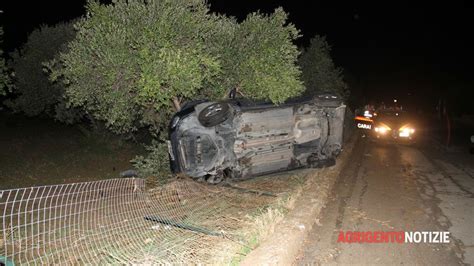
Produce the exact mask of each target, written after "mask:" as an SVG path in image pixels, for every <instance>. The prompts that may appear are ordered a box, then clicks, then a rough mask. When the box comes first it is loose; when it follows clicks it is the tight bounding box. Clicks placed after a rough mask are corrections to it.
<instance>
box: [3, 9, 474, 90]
mask: <svg viewBox="0 0 474 266" xmlns="http://www.w3.org/2000/svg"><path fill="white" fill-rule="evenodd" d="M4 2H6V1H2V3H1V4H0V5H1V9H2V10H3V11H4V12H3V14H0V17H1V21H2V24H3V25H4V31H5V44H4V46H5V48H6V49H7V50H11V49H13V48H14V47H16V46H18V45H19V44H20V43H21V42H23V41H25V39H26V36H27V33H28V32H31V31H32V30H33V28H35V27H37V26H38V25H39V24H41V23H48V24H54V23H57V22H59V21H64V20H69V19H72V18H74V17H77V16H80V15H82V14H84V7H83V6H84V3H85V1H59V2H53V1H34V2H31V3H30V2H29V1H28V2H27V1H9V2H10V3H4ZM327 2H329V1H272V0H260V1H255V0H235V1H230V0H220V1H217V0H213V1H210V4H211V9H212V10H213V11H217V12H220V13H226V14H228V15H232V16H236V17H238V18H244V17H245V14H247V13H249V12H252V11H256V10H260V11H262V12H271V11H272V10H274V9H275V8H276V7H278V6H283V8H284V9H285V10H286V11H287V12H289V13H290V21H291V22H293V23H294V24H295V25H296V26H297V28H298V29H300V30H301V33H302V34H303V37H302V38H301V39H300V40H298V45H300V46H301V45H306V44H307V43H308V40H309V38H311V37H312V36H313V35H314V34H320V35H325V36H326V37H327V39H328V41H329V43H330V44H331V46H332V47H333V50H332V55H333V57H334V59H335V62H336V64H337V65H339V66H341V67H343V68H344V69H345V70H346V71H347V76H348V79H350V80H356V81H358V82H357V87H358V89H359V92H360V91H361V90H363V91H364V93H365V94H377V93H378V92H380V91H387V89H390V91H392V92H393V91H397V92H400V93H401V92H403V93H406V92H411V93H412V94H414V95H426V94H429V93H431V94H434V93H432V92H433V91H435V92H437V91H441V92H442V91H448V90H449V89H450V88H449V86H452V84H456V86H465V87H466V88H465V90H474V88H473V87H472V86H473V80H474V78H473V75H472V74H471V72H472V71H473V70H474V67H473V64H472V62H474V52H473V47H474V41H473V39H472V36H471V35H472V33H473V31H472V25H474V13H473V12H474V9H473V8H472V7H469V6H467V4H465V3H464V2H453V1H450V2H449V3H448V2H446V3H444V4H437V5H435V4H433V3H429V2H428V3H425V4H424V5H419V6H417V5H414V4H413V3H411V4H408V3H409V2H408V3H407V4H403V3H402V2H399V1H396V2H394V3H393V4H387V3H386V1H378V2H374V3H370V4H368V3H367V2H365V3H364V4H361V3H360V2H359V3H356V1H348V2H347V3H344V2H337V3H332V4H327ZM432 2H434V1H432ZM375 3H378V4H375ZM447 84H451V85H447ZM471 95H472V94H471Z"/></svg>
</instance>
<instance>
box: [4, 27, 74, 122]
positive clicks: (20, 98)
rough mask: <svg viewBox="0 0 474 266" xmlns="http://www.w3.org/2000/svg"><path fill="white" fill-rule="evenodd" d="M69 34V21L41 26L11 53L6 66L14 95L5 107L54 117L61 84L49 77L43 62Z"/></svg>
mask: <svg viewBox="0 0 474 266" xmlns="http://www.w3.org/2000/svg"><path fill="white" fill-rule="evenodd" d="M73 37H74V29H73V26H72V24H70V23H60V24H57V25H55V26H48V25H42V26H41V27H39V28H38V29H35V30H34V31H33V32H32V33H31V34H30V35H29V36H28V40H27V41H26V43H25V44H24V45H23V46H22V47H21V48H20V49H18V50H16V51H14V52H13V53H12V54H11V58H12V59H11V61H10V63H9V66H10V67H11V69H12V71H13V74H14V80H13V86H14V90H13V92H14V93H15V94H16V95H17V97H16V98H14V99H13V100H11V101H9V102H7V105H8V106H9V107H11V108H12V109H13V110H15V111H21V112H24V113H25V114H27V115H29V116H35V115H39V114H43V113H46V114H49V115H51V116H54V111H55V107H56V105H57V104H58V102H60V101H61V96H62V91H63V88H62V87H63V86H62V84H58V83H56V84H53V83H52V82H51V81H50V80H49V76H48V73H46V71H45V69H44V66H43V64H44V63H45V62H48V61H50V60H51V59H53V58H54V57H55V56H57V55H58V54H59V52H60V51H63V50H64V48H65V46H66V43H67V42H68V41H70V40H72V39H73Z"/></svg>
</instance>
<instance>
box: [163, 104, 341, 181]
mask: <svg viewBox="0 0 474 266" xmlns="http://www.w3.org/2000/svg"><path fill="white" fill-rule="evenodd" d="M344 113H345V105H344V104H343V103H342V101H341V100H340V99H339V98H338V97H335V96H329V95H324V96H320V97H317V98H316V99H314V100H312V101H308V102H293V103H286V104H282V105H273V104H268V103H265V104H255V103H252V102H250V101H247V100H244V99H233V100H228V101H223V102H208V101H195V102H191V103H188V104H186V105H185V106H183V108H182V109H181V110H180V111H179V112H178V113H176V114H175V115H174V116H173V118H172V120H171V123H170V127H169V133H170V141H169V143H168V148H169V155H170V162H171V169H172V171H173V172H174V173H184V174H186V175H189V176H191V177H193V178H196V179H199V180H205V181H207V182H209V183H219V182H221V181H223V180H224V179H226V178H229V179H246V178H250V177H254V176H258V175H264V174H268V173H273V172H278V171H284V170H290V169H295V168H300V167H322V166H326V165H332V164H334V163H335V158H336V156H337V155H338V154H339V153H340V152H341V150H342V140H343V136H342V135H343V124H344Z"/></svg>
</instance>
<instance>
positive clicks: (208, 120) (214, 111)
mask: <svg viewBox="0 0 474 266" xmlns="http://www.w3.org/2000/svg"><path fill="white" fill-rule="evenodd" d="M229 114H230V110H229V105H228V104H227V103H213V104H211V105H209V106H207V107H206V108H204V109H203V110H202V111H201V112H200V113H199V115H198V119H199V122H200V123H201V124H202V125H203V126H205V127H213V126H216V125H218V124H220V123H222V122H224V121H225V120H227V118H229Z"/></svg>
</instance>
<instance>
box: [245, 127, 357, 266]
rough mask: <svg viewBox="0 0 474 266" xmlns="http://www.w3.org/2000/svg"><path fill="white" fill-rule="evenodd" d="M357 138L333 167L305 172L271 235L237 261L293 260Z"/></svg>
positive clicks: (267, 262)
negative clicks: (291, 203) (301, 184)
mask: <svg viewBox="0 0 474 266" xmlns="http://www.w3.org/2000/svg"><path fill="white" fill-rule="evenodd" d="M358 139H359V137H358V135H357V134H355V135H354V136H353V137H352V139H351V140H350V141H349V142H348V144H347V145H346V147H345V149H344V151H343V153H342V154H341V156H340V157H339V158H338V160H337V164H336V165H335V166H334V167H331V168H326V169H322V170H315V171H313V172H312V173H310V174H309V176H308V179H307V181H306V184H305V185H304V188H303V190H302V192H301V194H300V195H301V196H299V197H298V198H297V199H296V201H295V203H294V206H295V208H294V209H293V210H291V211H290V212H289V213H288V214H287V215H286V217H285V219H284V220H282V221H281V222H280V223H278V224H277V225H276V226H275V229H274V233H273V234H272V235H270V236H269V237H267V238H266V239H265V240H264V241H263V242H262V243H261V244H260V245H259V247H258V248H256V249H255V250H253V251H252V252H250V253H249V254H248V255H247V256H246V257H245V259H244V260H243V261H242V263H241V265H261V264H264V265H267V264H271V265H277V264H278V265H290V264H292V263H293V260H294V258H295V257H296V255H297V254H298V251H299V249H300V248H301V246H302V245H303V240H304V239H305V237H306V236H307V234H308V232H309V231H310V230H311V228H312V226H313V224H314V223H315V221H316V223H317V221H318V218H317V217H318V216H319V213H320V212H321V209H322V208H323V207H324V206H325V204H326V202H327V199H328V195H329V193H330V191H331V190H332V187H333V185H334V182H335V180H336V179H337V177H338V175H339V172H340V171H341V170H342V169H343V167H344V165H345V164H346V163H347V161H349V160H350V158H351V155H352V150H353V147H354V145H355V144H356V143H357V141H358ZM308 203H309V204H308Z"/></svg>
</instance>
